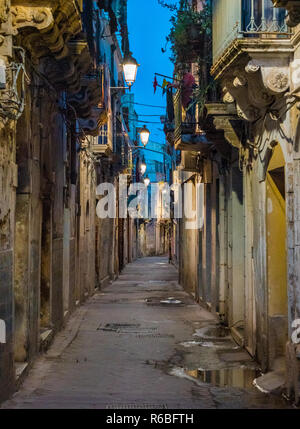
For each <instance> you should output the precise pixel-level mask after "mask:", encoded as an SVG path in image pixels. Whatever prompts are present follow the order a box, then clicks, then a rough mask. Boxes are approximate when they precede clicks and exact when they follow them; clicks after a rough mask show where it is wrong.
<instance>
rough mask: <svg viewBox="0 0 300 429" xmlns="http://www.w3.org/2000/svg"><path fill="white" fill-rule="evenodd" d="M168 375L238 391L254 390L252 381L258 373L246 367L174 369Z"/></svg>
mask: <svg viewBox="0 0 300 429" xmlns="http://www.w3.org/2000/svg"><path fill="white" fill-rule="evenodd" d="M169 374H170V375H174V376H176V377H180V378H185V379H187V380H190V381H193V382H196V383H197V384H199V385H202V384H203V383H205V384H210V385H212V386H215V387H235V388H240V389H253V390H254V389H255V387H254V385H253V381H254V379H255V378H257V377H258V376H259V375H261V373H260V371H259V370H257V369H251V368H247V367H243V366H242V367H235V368H225V369H219V370H204V369H201V368H197V369H185V368H180V367H174V368H172V369H171V371H170V372H169Z"/></svg>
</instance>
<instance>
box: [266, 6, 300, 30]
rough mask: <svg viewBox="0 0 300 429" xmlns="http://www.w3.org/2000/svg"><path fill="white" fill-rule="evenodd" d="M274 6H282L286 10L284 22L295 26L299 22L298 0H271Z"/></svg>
mask: <svg viewBox="0 0 300 429" xmlns="http://www.w3.org/2000/svg"><path fill="white" fill-rule="evenodd" d="M272 1H273V3H274V6H276V7H284V8H286V9H287V11H288V16H287V20H286V23H287V25H288V26H289V27H296V25H298V24H299V23H300V4H299V1H298V0H272Z"/></svg>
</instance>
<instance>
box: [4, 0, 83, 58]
mask: <svg viewBox="0 0 300 429" xmlns="http://www.w3.org/2000/svg"><path fill="white" fill-rule="evenodd" d="M11 16H12V33H13V34H14V35H15V36H17V35H20V44H21V45H22V46H24V47H25V48H26V49H28V50H29V51H30V52H31V54H32V55H33V56H34V57H36V58H41V57H44V56H47V55H49V54H50V55H53V56H54V57H55V58H57V59H62V58H65V57H66V56H68V54H69V50H68V41H69V40H70V39H71V38H72V37H74V36H75V35H76V34H78V33H79V32H80V31H81V15H80V11H79V10H78V8H77V5H76V2H75V0H63V1H62V0H57V1H50V0H46V1H43V0H36V1H33V0H31V1H29V2H26V3H25V5H24V2H23V3H22V2H21V1H20V0H12V2H11Z"/></svg>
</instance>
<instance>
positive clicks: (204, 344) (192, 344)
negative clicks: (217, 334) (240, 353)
mask: <svg viewBox="0 0 300 429" xmlns="http://www.w3.org/2000/svg"><path fill="white" fill-rule="evenodd" d="M179 345H180V346H183V347H186V348H190V347H197V346H200V347H209V348H215V349H220V350H238V349H240V347H239V346H237V345H236V344H235V343H233V342H232V341H226V342H224V341H223V342H222V343H216V342H212V341H184V342H182V343H180V344H179Z"/></svg>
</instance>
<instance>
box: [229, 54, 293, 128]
mask: <svg viewBox="0 0 300 429" xmlns="http://www.w3.org/2000/svg"><path fill="white" fill-rule="evenodd" d="M288 65H289V63H288V58H287V57H284V56H282V57H278V56H277V57H276V58H275V57H273V56H272V57H268V56H266V55H264V54H262V53H259V54H252V55H251V58H250V59H249V56H248V58H243V60H242V61H240V62H239V64H238V65H237V66H235V67H233V68H232V69H231V70H230V73H228V72H227V73H226V75H225V76H224V77H222V78H221V85H222V90H223V102H224V103H229V104H230V103H234V102H235V103H236V108H237V114H238V116H239V117H240V118H242V119H244V120H246V121H249V122H254V121H256V120H258V119H260V118H261V117H263V116H264V114H265V113H266V112H267V111H269V110H273V114H275V112H274V108H272V106H274V105H276V107H277V108H278V109H280V100H282V103H283V104H284V94H285V93H287V91H288V90H289V88H290V74H289V66H288ZM275 116H276V115H275Z"/></svg>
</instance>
